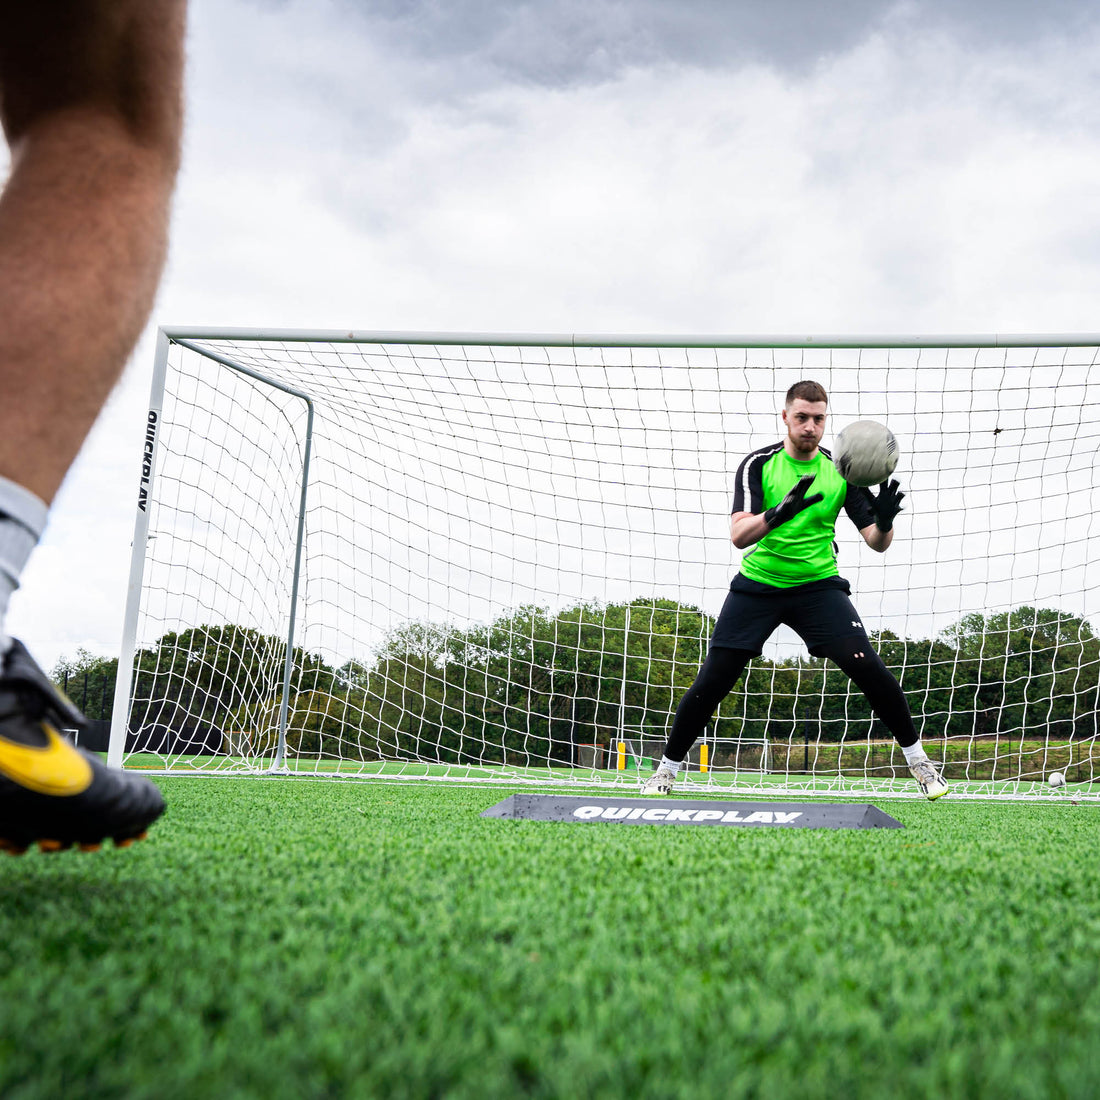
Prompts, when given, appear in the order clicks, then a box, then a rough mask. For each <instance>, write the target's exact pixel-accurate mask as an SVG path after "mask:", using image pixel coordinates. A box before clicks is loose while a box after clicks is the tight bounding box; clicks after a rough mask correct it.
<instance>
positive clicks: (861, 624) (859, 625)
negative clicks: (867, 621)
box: [852, 619, 863, 630]
mask: <svg viewBox="0 0 1100 1100" xmlns="http://www.w3.org/2000/svg"><path fill="white" fill-rule="evenodd" d="M852 626H858V627H859V629H860V630H862V629H863V623H861V622H859V621H857V620H856V619H853V620H852Z"/></svg>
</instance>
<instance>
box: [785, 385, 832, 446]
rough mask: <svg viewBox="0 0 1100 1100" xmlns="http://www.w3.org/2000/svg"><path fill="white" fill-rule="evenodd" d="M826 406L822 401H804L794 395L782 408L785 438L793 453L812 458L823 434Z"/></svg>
mask: <svg viewBox="0 0 1100 1100" xmlns="http://www.w3.org/2000/svg"><path fill="white" fill-rule="evenodd" d="M827 411H828V406H827V405H826V404H825V402H824V401H805V400H803V399H802V398H801V397H796V398H795V399H794V400H793V401H792V402H791V404H790V406H789V407H787V408H785V409H784V410H783V423H784V424H786V425H787V439H788V440H790V443H791V446H792V447H793V448H794V453H795V454H796V455H798V456H800V457H805V458H812V457H813V454H814V452H815V451H816V450H817V445H818V444H819V443H820V442H821V437H822V436H823V435H824V434H825V416H826V413H827Z"/></svg>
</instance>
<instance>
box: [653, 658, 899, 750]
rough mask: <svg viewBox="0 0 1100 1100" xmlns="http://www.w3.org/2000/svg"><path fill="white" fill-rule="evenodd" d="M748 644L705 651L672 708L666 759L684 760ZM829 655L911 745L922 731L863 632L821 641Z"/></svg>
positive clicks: (728, 687) (734, 677)
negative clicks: (919, 730) (742, 646)
mask: <svg viewBox="0 0 1100 1100" xmlns="http://www.w3.org/2000/svg"><path fill="white" fill-rule="evenodd" d="M755 656H756V654H755V653H751V652H750V651H749V650H747V649H726V648H725V647H724V646H714V647H712V648H711V650H710V652H709V653H707V657H706V660H705V661H704V662H703V667H702V668H701V669H699V675H698V676H696V677H695V683H693V684H692V685H691V687H690V688H688V690H687V691H686V692H685V694H684V697H683V698H682V699H681V700H680V705H679V706H678V707H677V708H676V717H675V718H674V719H673V721H672V729H671V731H670V732H669V735H668V743H667V744H666V745H665V756H667V757H668V758H669V760H683V759H684V757H685V756H687V754H688V751H689V750H690V749H691V746H692V745H694V744H695V742H696V741H697V740H698V738H699V735H700V734H701V733H702V732H703V730H704V729H705V728H706V725H707V723H708V722H709V721H710V719H711V716H712V715H713V714H714V712H715V711H716V710H717V709H718V704H719V703H720V702H721V701H722V700H723V699H725V697H726V696H727V695H729V693H730V692H731V691H732V690H733V686H734V684H736V683H737V680H738V678H739V677H740V675H741V673H742V672H744V671H745V666H746V665H747V664H748V663H749V661H751V660H752V658H753V657H755ZM814 656H816V657H827V658H828V659H829V660H830V661H832V662H833V663H834V664H835V665H837V667H838V668H840V670H841V671H842V672H843V673H844V674H845V675H846V676H847V677H848V678H849V679H850V680H851V681H852V682H853V683H854V684H855V685H856V687H858V688H859V690H860V691H862V692H863V694H864V695H866V696H867V701H868V702H869V703H870V704H871V709H872V710H873V711H874V712H875V714H876V715H878V717H879V718H881V719H882V721H883V722H884V723H885V724H886V726H887V728H888V729H889V730H890V732H891V733H892V734H893V735H894V737H895V738H896V739H897V742H898V744H899V745H901V746H902V748H908V747H909V746H910V745H915V744H916V743H917V741H919V740H920V737H919V736H918V734H917V730H916V727H915V726H914V725H913V716H912V715H911V714H910V713H909V704H908V703H907V702H906V701H905V693H904V692H903V691H902V690H901V685H900V684H899V683H898V682H897V680H896V679H894V677H893V676H892V675H891V673H890V670H889V669H888V668H887V667H886V665H885V664H884V663H883V661H882V658H881V657H880V656H879V655H878V654H877V653H876V652H875V651H874V650H873V649H872V648H871V647H870V646H869V645H868V644H867V642H866V639H865V638H863V637H852V638H841V639H839V640H838V641H835V642H830V643H829V644H828V645H826V646H820V647H818V649H817V652H816V653H815V654H814Z"/></svg>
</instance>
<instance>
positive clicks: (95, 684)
mask: <svg viewBox="0 0 1100 1100" xmlns="http://www.w3.org/2000/svg"><path fill="white" fill-rule="evenodd" d="M117 676H118V658H117V657H97V656H95V654H93V653H89V652H88V650H86V649H84V648H83V647H81V648H79V649H78V650H77V651H76V656H75V657H73V658H68V657H62V658H61V659H60V660H59V661H58V662H57V664H56V665H54V668H53V671H52V672H51V673H50V679H52V680H53V682H54V683H55V684H56V685H57V686H58V687H59V688H61V690H62V691H63V692H64V693H65V694H66V695H67V696H68V697H69V698H70V699H71V700H72V701H73V703H75V704H76V706H77V707H78V708H79V709H80V711H81V712H82V713H83V714H84V716H85V718H90V719H108V718H110V717H111V711H112V710H113V708H114V700H115V680H116V678H117Z"/></svg>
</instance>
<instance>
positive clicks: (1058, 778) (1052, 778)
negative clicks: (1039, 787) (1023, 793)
mask: <svg viewBox="0 0 1100 1100" xmlns="http://www.w3.org/2000/svg"><path fill="white" fill-rule="evenodd" d="M1047 782H1048V783H1049V784H1050V785H1051V786H1052V787H1064V786H1065V785H1066V777H1065V775H1063V774H1062V772H1051V773H1050V775H1048V776H1047Z"/></svg>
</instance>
